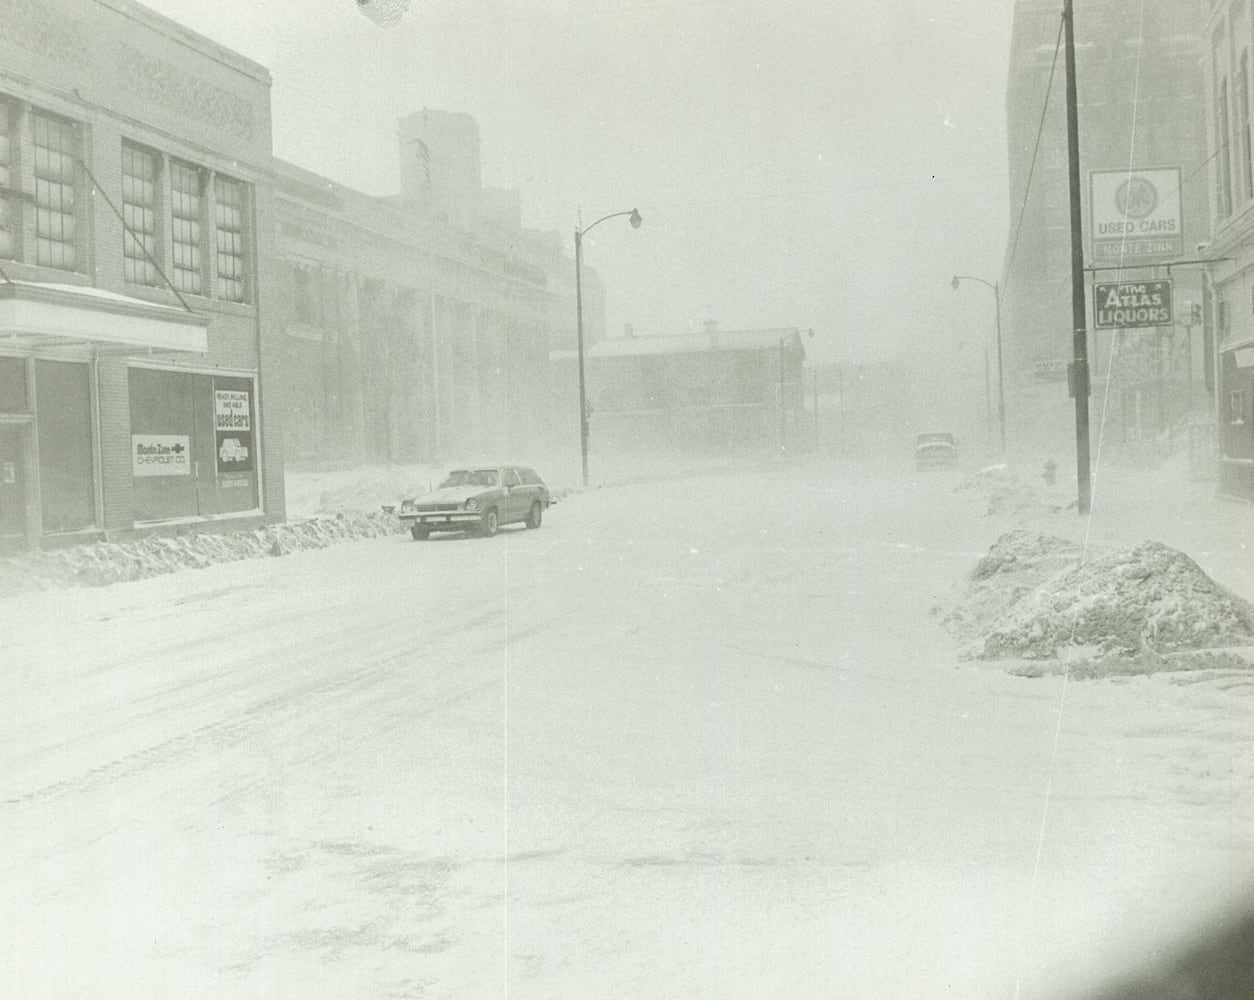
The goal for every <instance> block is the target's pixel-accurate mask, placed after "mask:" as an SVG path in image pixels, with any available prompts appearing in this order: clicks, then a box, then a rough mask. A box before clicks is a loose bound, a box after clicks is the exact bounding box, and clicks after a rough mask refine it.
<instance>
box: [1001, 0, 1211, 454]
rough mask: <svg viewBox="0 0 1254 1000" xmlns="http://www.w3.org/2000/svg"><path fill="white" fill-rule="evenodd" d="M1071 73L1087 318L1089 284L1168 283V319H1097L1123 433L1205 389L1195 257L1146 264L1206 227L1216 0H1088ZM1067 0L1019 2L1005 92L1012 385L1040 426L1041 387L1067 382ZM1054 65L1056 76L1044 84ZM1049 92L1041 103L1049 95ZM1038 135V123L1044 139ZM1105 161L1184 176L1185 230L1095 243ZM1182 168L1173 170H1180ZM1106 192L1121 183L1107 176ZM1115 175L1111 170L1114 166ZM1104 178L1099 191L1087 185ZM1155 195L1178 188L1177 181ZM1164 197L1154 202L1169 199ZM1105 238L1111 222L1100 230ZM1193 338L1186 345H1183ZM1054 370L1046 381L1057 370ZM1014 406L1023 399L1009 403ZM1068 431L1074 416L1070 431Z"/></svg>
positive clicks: (1179, 412)
mask: <svg viewBox="0 0 1254 1000" xmlns="http://www.w3.org/2000/svg"><path fill="white" fill-rule="evenodd" d="M1075 6H1076V10H1075V40H1076V76H1077V92H1078V104H1079V109H1078V122H1079V138H1080V177H1081V189H1082V199H1083V206H1084V210H1083V217H1084V224H1083V237H1084V255H1085V265H1086V267H1090V268H1096V267H1102V268H1106V267H1110V268H1114V267H1117V266H1119V265H1122V266H1123V267H1124V268H1125V270H1124V271H1123V272H1122V273H1120V272H1116V271H1114V270H1110V271H1093V272H1090V274H1089V280H1088V282H1087V285H1088V287H1087V290H1086V301H1087V302H1088V304H1089V312H1090V317H1089V320H1088V328H1089V329H1090V330H1093V329H1094V318H1093V316H1092V296H1093V288H1092V286H1093V282H1094V281H1115V280H1146V279H1155V278H1158V279H1161V278H1166V277H1170V278H1172V279H1173V281H1174V286H1175V287H1174V291H1175V303H1174V306H1175V314H1176V316H1177V317H1178V319H1179V320H1180V322H1178V323H1177V324H1175V325H1174V326H1172V327H1169V328H1165V329H1164V328H1143V329H1139V330H1136V331H1131V330H1130V331H1125V332H1123V333H1120V332H1118V331H1107V330H1102V331H1094V332H1093V333H1091V334H1090V359H1091V362H1092V364H1093V368H1094V372H1093V379H1094V385H1095V390H1094V391H1095V392H1096V391H1097V388H1096V386H1097V383H1098V381H1099V380H1104V382H1103V384H1102V388H1103V390H1104V391H1105V390H1113V392H1114V395H1108V396H1107V397H1106V398H1105V400H1104V407H1103V412H1104V414H1105V415H1106V416H1107V417H1112V418H1115V419H1117V421H1118V423H1117V430H1118V431H1119V434H1120V436H1121V437H1122V439H1123V440H1125V441H1136V440H1140V439H1142V438H1144V437H1146V436H1147V435H1149V434H1151V433H1157V432H1159V431H1162V430H1164V429H1165V428H1166V427H1167V426H1170V425H1173V424H1175V423H1178V422H1179V421H1180V420H1181V419H1182V418H1183V416H1184V414H1186V413H1187V412H1188V411H1189V410H1190V409H1191V408H1195V407H1196V406H1197V405H1198V400H1199V398H1200V399H1201V400H1204V399H1205V397H1204V395H1202V392H1201V386H1202V365H1203V363H1202V358H1203V352H1202V349H1201V340H1202V338H1201V331H1200V324H1199V328H1198V329H1193V328H1191V327H1190V326H1189V323H1191V322H1192V316H1193V311H1192V309H1191V308H1190V306H1191V304H1192V303H1195V302H1196V303H1200V302H1201V301H1202V296H1203V292H1202V271H1201V268H1200V267H1198V266H1177V267H1173V268H1172V269H1171V270H1170V272H1168V270H1167V268H1166V267H1163V266H1160V267H1147V266H1145V265H1147V264H1150V263H1156V262H1157V263H1165V262H1167V261H1181V260H1185V259H1196V257H1197V255H1198V254H1197V247H1198V244H1201V243H1204V242H1205V241H1206V240H1207V238H1208V232H1209V218H1208V190H1209V187H1208V171H1207V169H1206V157H1207V153H1206V115H1207V108H1206V105H1205V98H1204V80H1203V71H1202V62H1201V60H1202V56H1203V54H1204V52H1205V49H1206V45H1205V28H1206V12H1207V6H1208V0H1172V2H1171V3H1150V4H1146V3H1143V2H1142V0H1088V2H1085V3H1081V4H1076V5H1075ZM1061 14H1062V4H1061V3H1060V2H1059V0H1017V2H1016V4H1015V12H1014V26H1013V34H1012V41H1011V55H1010V71H1009V81H1008V85H1007V92H1006V120H1007V137H1008V141H1009V150H1008V152H1009V168H1010V233H1009V237H1008V240H1007V245H1006V256H1005V261H1004V273H1003V285H1004V292H1005V294H1004V297H1003V302H1004V319H1005V329H1006V338H1005V349H1006V369H1007V383H1008V385H1009V383H1010V382H1011V381H1012V380H1018V382H1019V389H1020V392H1019V395H1020V405H1019V406H1018V407H1017V409H1018V423H1019V424H1020V425H1021V426H1024V427H1025V426H1026V425H1028V424H1029V423H1031V421H1032V419H1035V418H1034V417H1033V414H1032V413H1031V412H1030V411H1032V410H1033V409H1039V408H1038V407H1037V406H1036V405H1035V404H1034V403H1032V402H1030V400H1031V399H1032V398H1033V394H1036V395H1040V396H1042V398H1049V399H1052V398H1053V397H1054V396H1057V395H1059V393H1060V394H1061V399H1062V403H1063V405H1062V406H1061V407H1060V408H1059V413H1060V414H1062V413H1064V412H1065V409H1066V405H1067V404H1068V403H1069V401H1068V400H1067V398H1066V388H1065V385H1063V384H1062V383H1061V381H1060V380H1062V379H1065V375H1066V363H1067V361H1068V360H1069V359H1070V357H1071V353H1072V352H1071V345H1072V332H1071V328H1072V316H1071V242H1070V241H1071V230H1070V200H1069V199H1070V194H1069V182H1068V168H1067V164H1068V158H1067V134H1066V77H1065V55H1064V53H1063V51H1062V49H1061V37H1062V36H1061V34H1060V28H1061V23H1062V22H1061ZM1051 75H1052V85H1051V82H1050V81H1051ZM1047 94H1048V103H1047ZM1038 132H1039V135H1040V139H1039V148H1038ZM1106 171H1111V172H1114V171H1124V172H1129V173H1132V172H1137V171H1153V172H1154V173H1153V176H1155V177H1166V178H1171V177H1175V176H1178V177H1179V179H1180V185H1179V192H1180V194H1179V212H1177V213H1175V215H1176V216H1177V217H1178V218H1179V219H1180V230H1179V231H1177V232H1175V233H1174V235H1173V237H1172V238H1171V239H1170V240H1164V241H1162V242H1161V243H1158V244H1152V243H1150V242H1141V243H1137V244H1135V245H1134V244H1133V242H1132V241H1127V242H1126V244H1125V243H1122V242H1121V241H1119V240H1111V241H1110V242H1108V243H1106V244H1105V245H1104V246H1103V247H1101V248H1100V253H1095V247H1094V236H1095V235H1102V234H1095V233H1094V232H1093V228H1092V227H1093V225H1094V212H1093V205H1092V203H1091V202H1092V199H1093V191H1094V190H1098V202H1099V212H1098V216H1099V217H1100V215H1101V211H1100V203H1101V199H1102V194H1101V190H1100V189H1101V183H1102V182H1101V181H1100V179H1099V178H1095V177H1094V176H1093V175H1094V174H1095V173H1096V174H1098V175H1101V174H1102V172H1106ZM1177 172H1178V173H1177ZM1106 177H1107V178H1108V184H1109V185H1113V188H1112V189H1117V190H1124V189H1123V188H1121V187H1120V186H1119V184H1118V181H1119V178H1118V177H1117V176H1114V175H1113V174H1106ZM1111 178H1113V179H1111ZM1095 184H1096V185H1097V187H1096V188H1094V187H1093V185H1095ZM1161 195H1162V197H1163V198H1164V199H1170V200H1171V201H1173V202H1174V201H1175V198H1176V195H1175V193H1174V189H1172V187H1171V185H1169V184H1168V185H1164V187H1163V190H1162V192H1161ZM1161 208H1162V206H1160V209H1161ZM1107 235H1109V233H1107ZM1186 341H1187V345H1186V343H1185V342H1186ZM1051 381H1053V382H1055V383H1056V384H1054V385H1049V384H1048V383H1049V382H1051ZM1009 408H1010V409H1012V410H1014V409H1016V407H1015V406H1013V405H1009ZM1061 429H1062V430H1063V431H1066V430H1067V428H1065V427H1064V428H1061Z"/></svg>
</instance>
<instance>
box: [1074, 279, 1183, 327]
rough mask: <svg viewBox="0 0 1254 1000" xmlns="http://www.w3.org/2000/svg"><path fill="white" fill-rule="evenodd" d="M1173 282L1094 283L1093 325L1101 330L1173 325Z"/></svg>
mask: <svg viewBox="0 0 1254 1000" xmlns="http://www.w3.org/2000/svg"><path fill="white" fill-rule="evenodd" d="M1172 322H1174V314H1173V312H1172V308H1171V282H1170V281H1118V282H1111V283H1107V284H1103V283H1101V282H1097V283H1095V284H1094V285H1093V324H1094V325H1095V326H1096V327H1097V328H1098V329H1099V330H1116V329H1117V330H1125V329H1129V328H1131V327H1138V326H1170V325H1171V324H1172Z"/></svg>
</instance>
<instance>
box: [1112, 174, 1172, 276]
mask: <svg viewBox="0 0 1254 1000" xmlns="http://www.w3.org/2000/svg"><path fill="white" fill-rule="evenodd" d="M1089 214H1090V222H1091V225H1092V241H1093V260H1094V261H1095V262H1110V261H1127V260H1132V259H1138V260H1139V259H1146V258H1149V259H1153V258H1159V257H1165V258H1170V257H1179V256H1180V255H1181V253H1182V252H1183V250H1184V216H1183V212H1182V210H1181V203H1180V168H1179V167H1158V168H1154V169H1151V170H1094V171H1092V172H1091V173H1090V174H1089Z"/></svg>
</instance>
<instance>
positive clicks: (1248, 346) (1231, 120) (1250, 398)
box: [1204, 0, 1254, 500]
mask: <svg viewBox="0 0 1254 1000" xmlns="http://www.w3.org/2000/svg"><path fill="white" fill-rule="evenodd" d="M1206 26H1207V32H1208V39H1209V43H1208V45H1207V48H1206V58H1205V64H1204V72H1205V77H1206V92H1207V97H1208V101H1209V109H1210V113H1209V114H1208V115H1207V122H1208V124H1209V130H1208V131H1209V147H1210V150H1211V156H1210V163H1211V180H1212V183H1213V192H1214V196H1213V197H1212V199H1211V204H1210V216H1211V223H1212V236H1211V239H1210V242H1209V244H1208V245H1207V247H1206V250H1205V256H1206V257H1207V258H1209V260H1210V265H1209V277H1210V291H1211V301H1210V305H1211V308H1210V310H1209V312H1210V315H1212V316H1213V317H1214V326H1215V340H1216V357H1215V365H1216V376H1217V382H1218V388H1217V393H1216V402H1217V406H1216V415H1217V422H1218V425H1219V427H1218V431H1219V433H1218V438H1219V441H1218V443H1219V485H1220V489H1221V490H1222V491H1223V492H1224V493H1227V494H1229V495H1232V496H1238V497H1242V498H1244V499H1247V500H1254V142H1252V140H1251V135H1252V134H1254V111H1252V110H1251V98H1250V94H1251V88H1252V87H1254V67H1252V60H1254V55H1252V53H1254V26H1252V22H1251V13H1250V7H1249V4H1248V3H1247V2H1246V0H1238V2H1234V0H1223V2H1220V0H1213V2H1211V3H1210V5H1209V19H1208V21H1207V25H1206Z"/></svg>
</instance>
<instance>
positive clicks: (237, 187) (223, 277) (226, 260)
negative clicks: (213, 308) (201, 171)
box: [214, 177, 244, 302]
mask: <svg viewBox="0 0 1254 1000" xmlns="http://www.w3.org/2000/svg"><path fill="white" fill-rule="evenodd" d="M214 203H215V205H216V213H215V214H216V219H215V221H216V223H217V233H218V235H217V272H218V288H219V291H220V294H221V296H222V298H224V299H229V300H230V301H232V302H243V301H244V186H243V185H242V184H240V183H239V182H238V181H233V180H229V179H228V178H226V177H218V178H215V179H214Z"/></svg>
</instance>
